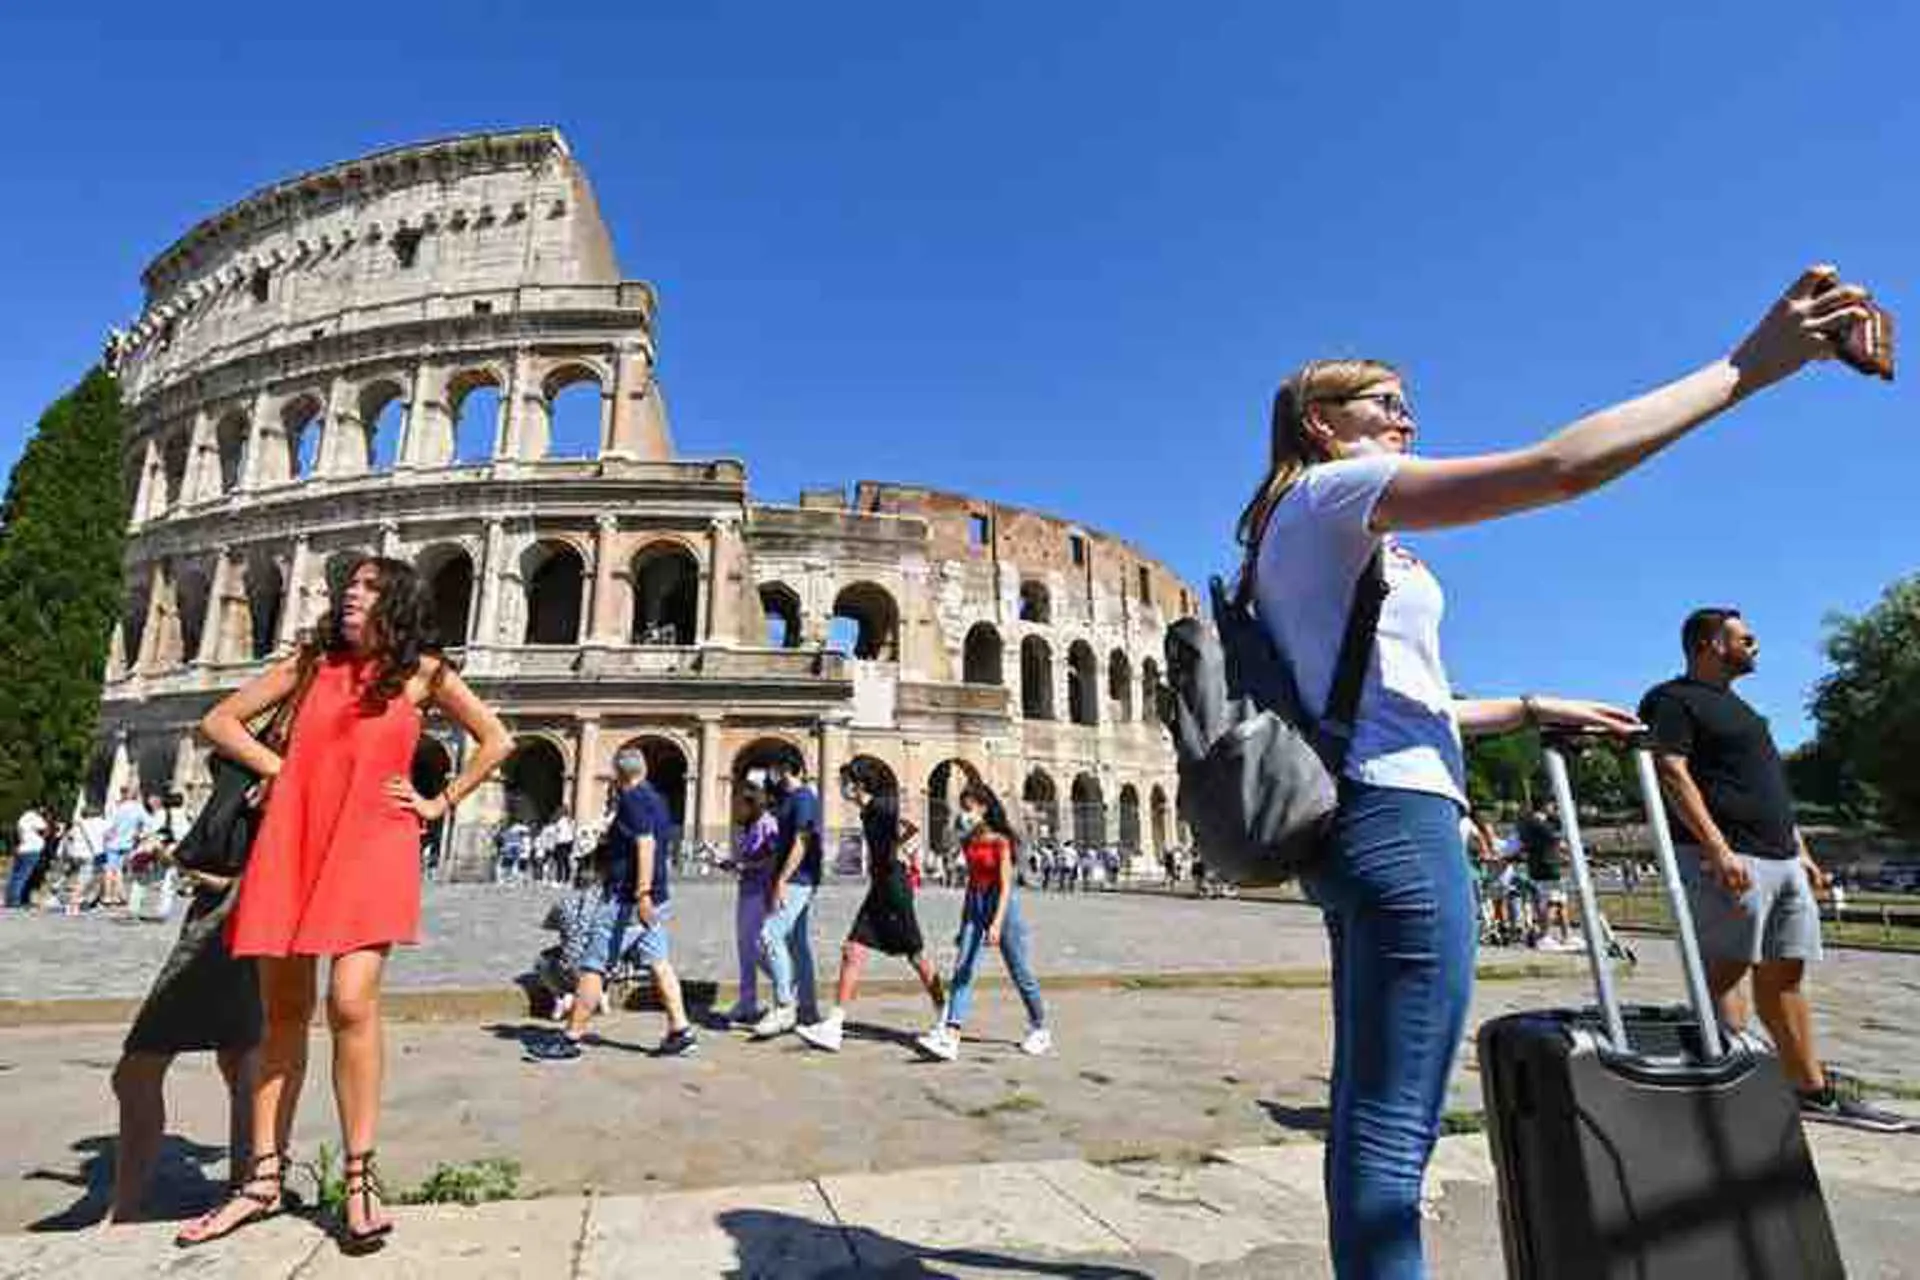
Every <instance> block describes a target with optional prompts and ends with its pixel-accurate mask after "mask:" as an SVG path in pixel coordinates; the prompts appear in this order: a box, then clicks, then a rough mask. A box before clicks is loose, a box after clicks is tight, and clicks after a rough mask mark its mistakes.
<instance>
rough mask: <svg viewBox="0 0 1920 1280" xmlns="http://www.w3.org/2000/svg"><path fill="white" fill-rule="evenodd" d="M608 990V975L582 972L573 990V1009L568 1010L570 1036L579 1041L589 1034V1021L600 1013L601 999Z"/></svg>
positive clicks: (568, 1033)
mask: <svg viewBox="0 0 1920 1280" xmlns="http://www.w3.org/2000/svg"><path fill="white" fill-rule="evenodd" d="M606 989H607V979H606V975H604V974H599V973H589V972H587V971H585V970H582V971H581V973H580V981H579V983H578V984H576V985H575V987H574V989H573V1008H571V1009H569V1010H567V1035H568V1036H570V1037H572V1038H573V1039H575V1040H578V1039H579V1038H580V1037H581V1036H584V1035H586V1034H587V1021H588V1019H590V1018H592V1017H593V1015H594V1014H596V1013H598V1012H599V1011H600V997H601V995H603V994H604V993H605V992H606Z"/></svg>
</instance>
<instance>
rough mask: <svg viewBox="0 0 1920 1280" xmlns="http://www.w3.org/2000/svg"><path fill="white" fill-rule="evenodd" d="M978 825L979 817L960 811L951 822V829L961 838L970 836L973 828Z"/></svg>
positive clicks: (975, 814) (963, 810)
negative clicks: (961, 836)
mask: <svg viewBox="0 0 1920 1280" xmlns="http://www.w3.org/2000/svg"><path fill="white" fill-rule="evenodd" d="M979 825H980V815H979V814H977V813H969V812H968V811H967V810H965V809H962V810H961V811H960V813H959V816H958V817H956V818H954V820H953V829H954V830H955V831H958V832H959V833H960V834H961V835H963V836H967V835H972V834H973V831H974V828H976V827H978V826H979Z"/></svg>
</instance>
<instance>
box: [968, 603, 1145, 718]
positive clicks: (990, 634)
mask: <svg viewBox="0 0 1920 1280" xmlns="http://www.w3.org/2000/svg"><path fill="white" fill-rule="evenodd" d="M1001 649H1002V646H1001V643H1000V633H999V631H998V630H997V629H995V628H994V626H993V625H992V624H991V623H986V622H982V623H976V624H975V625H974V627H973V628H972V630H970V631H968V633H967V643H966V650H965V652H966V672H965V679H966V681H967V683H969V684H999V683H1000V678H999V675H1000V654H1001ZM976 676H977V677H978V678H976ZM989 677H991V678H989ZM1104 689H1105V697H1106V700H1107V701H1108V702H1110V703H1111V704H1112V711H1111V713H1110V714H1111V718H1112V719H1113V720H1114V721H1115V722H1117V723H1122V724H1124V723H1126V722H1128V721H1131V720H1134V719H1136V718H1138V719H1141V720H1152V719H1154V717H1155V716H1156V714H1157V712H1156V708H1157V706H1158V700H1159V693H1160V664H1159V663H1157V662H1156V661H1154V660H1153V659H1152V658H1148V659H1147V660H1146V661H1145V662H1143V663H1141V664H1140V682H1139V690H1140V702H1139V715H1138V716H1137V717H1136V715H1135V706H1134V678H1133V662H1132V660H1131V659H1129V658H1128V657H1127V654H1126V652H1125V651H1124V650H1122V649H1115V650H1113V651H1112V652H1111V653H1109V654H1108V655H1107V666H1106V680H1105V682H1104ZM1101 695H1102V681H1101V677H1100V660H1099V658H1098V657H1096V656H1095V654H1094V651H1093V646H1092V645H1090V644H1088V643H1087V642H1086V641H1085V640H1075V641H1074V642H1073V643H1072V644H1070V645H1068V646H1067V719H1068V721H1069V722H1071V723H1073V724H1081V725H1096V724H1099V723H1100V719H1101V716H1100V701H1101ZM1020 714H1021V716H1022V717H1023V718H1025V719H1028V720H1053V719H1057V718H1058V716H1057V714H1056V709H1055V707H1054V681H1053V646H1052V645H1051V644H1049V643H1048V642H1047V640H1046V637H1044V636H1038V635H1029V636H1026V637H1025V638H1023V639H1022V640H1021V641H1020Z"/></svg>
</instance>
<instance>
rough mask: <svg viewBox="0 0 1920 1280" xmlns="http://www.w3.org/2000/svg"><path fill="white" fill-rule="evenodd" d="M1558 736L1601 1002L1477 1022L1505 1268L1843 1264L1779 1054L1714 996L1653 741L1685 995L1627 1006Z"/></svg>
mask: <svg viewBox="0 0 1920 1280" xmlns="http://www.w3.org/2000/svg"><path fill="white" fill-rule="evenodd" d="M1569 741H1570V740H1568V739H1561V740H1557V741H1556V740H1553V739H1549V741H1548V742H1547V744H1546V764H1547V774H1548V779H1549V781H1550V782H1551V783H1552V786H1553V791H1554V798H1555V800H1556V801H1557V802H1558V804H1559V807H1560V818H1561V822H1562V825H1563V829H1564V832H1565V836H1566V843H1567V853H1568V857H1569V860H1570V862H1571V863H1572V870H1573V878H1574V887H1575V890H1576V892H1577V893H1578V896H1579V905H1580V926H1581V929H1582V931H1583V933H1584V934H1585V936H1586V944H1587V956H1588V959H1589V960H1590V961H1591V962H1592V964H1593V973H1594V985H1595V987H1596V989H1597V991H1598V993H1599V1001H1600V1002H1599V1005H1598V1007H1597V1008H1593V1009H1579V1010H1574V1009H1553V1010H1546V1011H1543V1012H1539V1013H1517V1014H1512V1015H1509V1016H1506V1017H1502V1018H1496V1019H1494V1020H1492V1021H1490V1022H1488V1023H1486V1024H1485V1025H1483V1026H1482V1027H1481V1028H1480V1036H1479V1054H1480V1079H1481V1084H1482V1087H1483V1089H1484V1091H1485V1095H1486V1103H1487V1137H1488V1140H1489V1142H1490V1143H1491V1145H1492V1148H1493V1163H1494V1168H1495V1170H1496V1172H1497V1175H1498V1178H1499V1185H1500V1233H1501V1239H1502V1243H1503V1244H1504V1246H1505V1251H1506V1259H1507V1274H1508V1276H1509V1277H1511V1278H1512V1280H1588V1278H1592V1280H1602V1278H1604V1280H1670V1278H1673V1280H1741V1278H1753V1280H1758V1278H1760V1277H1765V1278H1766V1280H1824V1278H1825V1277H1832V1276H1844V1275H1845V1274H1846V1269H1845V1267H1844V1266H1843V1265H1842V1263H1841V1260H1840V1250H1839V1246H1838V1245H1837V1244H1836V1243H1835V1241H1834V1236H1833V1224H1832V1222H1831V1220H1830V1219H1829V1218H1828V1216H1827V1206H1826V1201H1825V1200H1824V1199H1823V1198H1822V1196H1821V1194H1820V1182H1819V1178H1818V1177H1817V1176H1816V1175H1815V1173H1814V1168H1813V1160H1812V1157H1811V1156H1810V1155H1809V1153H1808V1150H1807V1143H1806V1138H1805V1136H1804V1135H1803V1134H1802V1133H1801V1130H1800V1113H1799V1105H1798V1100H1797V1099H1796V1098H1795V1096H1794V1092H1793V1090H1792V1088H1791V1087H1790V1086H1789V1085H1788V1084H1787V1081H1786V1077H1785V1076H1784V1075H1783V1074H1782V1072H1781V1069H1780V1064H1779V1062H1778V1061H1777V1060H1776V1059H1775V1058H1774V1057H1773V1055H1772V1052H1771V1051H1770V1050H1769V1049H1768V1048H1767V1046H1766V1045H1765V1044H1764V1043H1763V1042H1761V1041H1759V1040H1758V1039H1755V1038H1753V1037H1751V1036H1747V1035H1733V1034H1730V1033H1727V1032H1725V1031H1724V1030H1723V1029H1722V1028H1721V1027H1720V1025H1719V1023H1718V1021H1717V1019H1715V1018H1714V1017H1713V1016H1712V1014H1711V1002H1710V999H1709V996H1708V991H1707V984H1706V973H1705V970H1704V969H1703V968H1702V966H1701V963H1700V951H1699V946H1698V943H1697V941H1696V939H1695V936H1694V929H1693V917H1692V914H1691V912H1690V911H1689V910H1688V908H1687V901H1686V894H1685V890H1684V889H1683V888H1682V886H1681V884H1680V878H1679V869H1678V866H1677V865H1676V863H1675V860H1674V853H1673V839H1672V835H1671V833H1670V832H1669V831H1668V829H1667V822H1666V813H1665V810H1664V809H1663V808H1662V807H1661V804H1660V792H1659V783H1658V780H1657V778H1656V776H1655V774H1654V767H1653V757H1652V755H1651V754H1650V753H1649V752H1648V751H1647V750H1646V748H1645V747H1644V746H1639V745H1636V748H1635V750H1634V757H1635V760H1634V763H1635V765H1636V766H1637V770H1638V773H1639V777H1640V786H1641V789H1642V792H1643V799H1644V801H1645V803H1646V807H1647V821H1648V824H1649V826H1650V827H1651V828H1652V831H1653V841H1654V852H1655V854H1656V855H1657V857H1658V859H1659V862H1660V870H1661V875H1662V878H1663V879H1664V881H1665V884H1666V888H1667V895H1668V899H1669V901H1670V902H1671V904H1672V908H1673V914H1674V918H1675V919H1676V921H1678V923H1679V928H1678V930H1677V931H1676V933H1677V937H1678V941H1679V947H1680V959H1681V964H1682V967H1683V968H1684V969H1685V971H1686V978H1687V990H1688V996H1689V1004H1688V1005H1679V1006H1658V1007H1656V1006H1644V1005H1642V1006H1629V1007H1627V1008H1625V1009H1622V1008H1621V1007H1620V1005H1619V1002H1618V1001H1617V1000H1616V999H1615V997H1614V991H1613V978H1612V972H1611V970H1610V969H1609V968H1608V965H1607V962H1606V957H1605V952H1604V950H1603V949H1602V946H1601V941H1600V938H1599V936H1598V928H1597V922H1598V921H1599V919H1600V916H1599V911H1598V909H1597V906H1596V904H1595V900H1594V892H1593V877H1592V875H1591V874H1590V872H1589V870H1588V866H1587V856H1586V849H1585V847H1584V845H1583V844H1582V843H1581V839H1580V827H1579V822H1578V819H1577V817H1576V815H1575V813H1574V806H1573V792H1572V787H1571V784H1570V782H1569V781H1568V775H1567V765H1566V757H1565V755H1564V754H1563V752H1564V750H1565V749H1566V746H1567V745H1568V743H1569Z"/></svg>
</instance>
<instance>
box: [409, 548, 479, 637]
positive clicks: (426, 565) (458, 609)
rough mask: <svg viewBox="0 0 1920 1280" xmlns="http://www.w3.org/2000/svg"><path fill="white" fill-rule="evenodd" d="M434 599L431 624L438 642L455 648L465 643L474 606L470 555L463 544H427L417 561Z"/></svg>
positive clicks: (421, 574)
mask: <svg viewBox="0 0 1920 1280" xmlns="http://www.w3.org/2000/svg"><path fill="white" fill-rule="evenodd" d="M419 569H420V576H421V577H422V578H424V579H425V580H426V583H427V594H428V596H429V597H431V598H432V600H433V627H434V633H435V634H436V635H437V636H438V637H439V640H440V643H441V644H443V645H445V646H447V647H448V648H449V649H458V648H460V647H461V646H462V645H464V644H466V643H467V630H468V625H469V622H470V617H469V615H470V613H471V612H472V608H473V558H472V557H471V556H469V555H468V554H467V552H466V549H465V548H463V547H429V548H428V549H427V550H426V551H424V552H422V553H421V555H420V560H419Z"/></svg>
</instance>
